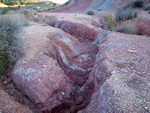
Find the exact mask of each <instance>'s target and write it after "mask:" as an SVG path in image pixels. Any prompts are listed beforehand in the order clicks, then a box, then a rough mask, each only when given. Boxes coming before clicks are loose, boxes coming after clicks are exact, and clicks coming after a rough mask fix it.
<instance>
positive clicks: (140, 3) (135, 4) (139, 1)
mask: <svg viewBox="0 0 150 113" xmlns="http://www.w3.org/2000/svg"><path fill="white" fill-rule="evenodd" d="M131 4H132V7H133V8H142V7H143V6H144V1H143V0H137V1H134V2H133V3H131Z"/></svg>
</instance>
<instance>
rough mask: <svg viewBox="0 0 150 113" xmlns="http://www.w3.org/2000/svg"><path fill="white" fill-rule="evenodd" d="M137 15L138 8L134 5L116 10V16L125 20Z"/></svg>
mask: <svg viewBox="0 0 150 113" xmlns="http://www.w3.org/2000/svg"><path fill="white" fill-rule="evenodd" d="M137 15H138V12H137V9H134V8H132V7H125V8H119V9H118V10H117V12H116V18H117V19H118V20H123V21H126V20H129V19H133V18H136V17H137Z"/></svg>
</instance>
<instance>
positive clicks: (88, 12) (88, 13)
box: [87, 10, 95, 15]
mask: <svg viewBox="0 0 150 113" xmlns="http://www.w3.org/2000/svg"><path fill="white" fill-rule="evenodd" d="M87 15H95V12H94V11H93V10H89V11H87Z"/></svg>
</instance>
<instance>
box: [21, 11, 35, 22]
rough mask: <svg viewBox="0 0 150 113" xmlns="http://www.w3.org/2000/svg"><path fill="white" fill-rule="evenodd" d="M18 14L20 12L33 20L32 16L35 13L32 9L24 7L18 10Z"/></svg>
mask: <svg viewBox="0 0 150 113" xmlns="http://www.w3.org/2000/svg"><path fill="white" fill-rule="evenodd" d="M20 14H22V15H23V16H24V18H26V19H28V20H33V17H34V15H35V14H36V13H35V11H33V10H32V9H25V10H22V11H20Z"/></svg>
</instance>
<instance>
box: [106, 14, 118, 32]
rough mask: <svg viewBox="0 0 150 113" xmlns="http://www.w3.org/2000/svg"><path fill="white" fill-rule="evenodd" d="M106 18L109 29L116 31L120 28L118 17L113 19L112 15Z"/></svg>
mask: <svg viewBox="0 0 150 113" xmlns="http://www.w3.org/2000/svg"><path fill="white" fill-rule="evenodd" d="M104 18H105V20H106V21H107V24H108V28H109V29H110V30H112V31H114V30H115V29H116V27H117V26H118V23H119V20H117V19H116V17H113V16H112V15H111V14H109V15H108V16H105V17H104Z"/></svg>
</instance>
